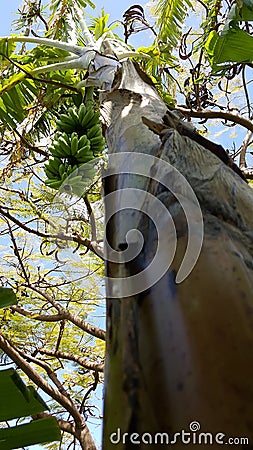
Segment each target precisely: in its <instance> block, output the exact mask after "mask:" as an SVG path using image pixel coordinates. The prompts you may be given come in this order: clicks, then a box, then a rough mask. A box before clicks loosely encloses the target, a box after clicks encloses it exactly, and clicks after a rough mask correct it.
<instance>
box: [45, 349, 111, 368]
mask: <svg viewBox="0 0 253 450" xmlns="http://www.w3.org/2000/svg"><path fill="white" fill-rule="evenodd" d="M39 353H41V354H42V355H48V356H53V357H55V358H62V359H67V360H68V361H74V362H76V363H78V364H80V366H82V367H84V368H85V369H88V370H94V371H95V372H103V371H104V364H103V363H100V364H98V363H94V362H91V361H88V360H87V359H85V358H82V357H81V356H77V355H75V354H74V353H67V352H61V351H59V350H58V351H51V350H47V349H45V348H40V349H39Z"/></svg>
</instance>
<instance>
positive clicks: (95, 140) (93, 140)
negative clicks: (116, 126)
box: [90, 136, 105, 147]
mask: <svg viewBox="0 0 253 450" xmlns="http://www.w3.org/2000/svg"><path fill="white" fill-rule="evenodd" d="M90 143H91V147H92V145H96V144H99V143H101V145H102V143H103V144H104V143H105V140H104V138H103V136H95V137H93V138H91V139H90Z"/></svg>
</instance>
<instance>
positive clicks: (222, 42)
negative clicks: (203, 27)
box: [205, 28, 253, 69]
mask: <svg viewBox="0 0 253 450" xmlns="http://www.w3.org/2000/svg"><path fill="white" fill-rule="evenodd" d="M205 48H206V50H207V53H208V57H209V60H210V63H211V65H212V66H213V67H214V68H216V69H217V68H222V67H223V66H222V64H223V63H228V62H234V63H242V62H251V61H252V60H253V36H250V35H249V34H248V33H246V32H245V31H243V30H240V29H239V28H237V29H229V30H228V31H227V32H226V33H224V34H223V35H222V36H219V35H218V34H217V33H216V31H212V32H211V33H210V35H209V38H208V40H207V42H206V44H205Z"/></svg>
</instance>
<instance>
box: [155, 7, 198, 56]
mask: <svg viewBox="0 0 253 450" xmlns="http://www.w3.org/2000/svg"><path fill="white" fill-rule="evenodd" d="M189 8H192V2H191V1H190V0H159V1H158V3H157V5H156V9H155V14H156V15H157V26H158V27H159V33H158V40H159V41H163V42H164V43H167V44H168V46H169V47H171V49H172V48H175V47H177V45H178V43H179V39H180V37H181V34H182V27H183V24H184V20H185V17H186V16H187V15H188V10H189Z"/></svg>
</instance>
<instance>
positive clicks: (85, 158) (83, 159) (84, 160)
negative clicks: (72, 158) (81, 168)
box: [78, 154, 94, 165]
mask: <svg viewBox="0 0 253 450" xmlns="http://www.w3.org/2000/svg"><path fill="white" fill-rule="evenodd" d="M92 159H94V155H93V154H92V155H83V156H82V157H80V158H79V159H78V164H79V165H80V164H81V165H82V164H85V163H87V162H89V161H91V160H92Z"/></svg>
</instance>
